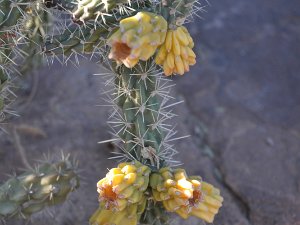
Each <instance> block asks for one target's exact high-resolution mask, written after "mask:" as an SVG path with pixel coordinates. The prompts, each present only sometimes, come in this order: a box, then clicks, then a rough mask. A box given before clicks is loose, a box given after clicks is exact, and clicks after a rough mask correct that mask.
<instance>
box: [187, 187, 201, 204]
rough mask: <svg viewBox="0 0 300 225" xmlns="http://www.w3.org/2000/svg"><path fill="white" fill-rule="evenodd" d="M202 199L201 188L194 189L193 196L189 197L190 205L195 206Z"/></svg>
mask: <svg viewBox="0 0 300 225" xmlns="http://www.w3.org/2000/svg"><path fill="white" fill-rule="evenodd" d="M201 200H202V192H201V191H199V190H194V191H193V197H192V198H190V199H189V205H190V206H195V205H197V204H198V203H199V202H200V201H201Z"/></svg>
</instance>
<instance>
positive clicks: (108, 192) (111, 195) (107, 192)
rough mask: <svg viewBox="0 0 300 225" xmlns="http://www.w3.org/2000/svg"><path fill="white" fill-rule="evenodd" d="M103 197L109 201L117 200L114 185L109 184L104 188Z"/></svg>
mask: <svg viewBox="0 0 300 225" xmlns="http://www.w3.org/2000/svg"><path fill="white" fill-rule="evenodd" d="M103 197H104V198H105V199H107V201H115V200H116V199H117V194H116V193H115V192H113V189H112V186H110V185H108V186H106V187H105V188H104V189H103Z"/></svg>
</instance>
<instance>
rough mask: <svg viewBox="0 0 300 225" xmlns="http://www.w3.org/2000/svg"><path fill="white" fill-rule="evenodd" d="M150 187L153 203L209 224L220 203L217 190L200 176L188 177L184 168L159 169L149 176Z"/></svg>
mask: <svg viewBox="0 0 300 225" xmlns="http://www.w3.org/2000/svg"><path fill="white" fill-rule="evenodd" d="M150 186H151V188H152V193H153V197H154V199H155V200H156V201H159V202H160V201H161V202H162V203H163V205H164V207H165V209H166V210H167V211H169V212H176V213H177V214H178V215H180V216H181V217H182V218H184V219H187V218H188V217H189V216H196V217H198V218H200V219H203V220H204V221H206V222H208V223H212V222H213V220H214V217H215V215H216V214H217V213H218V211H219V208H220V207H221V206H222V202H223V198H222V197H221V196H220V190H218V189H217V188H215V187H213V186H212V185H211V184H208V183H206V182H203V181H202V180H201V177H196V176H191V177H188V176H187V174H186V172H185V170H184V169H176V170H174V171H172V170H171V169H170V168H168V167H166V168H162V169H160V170H159V172H158V173H153V174H152V175H151V177H150Z"/></svg>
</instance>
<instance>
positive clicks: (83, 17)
mask: <svg viewBox="0 0 300 225" xmlns="http://www.w3.org/2000/svg"><path fill="white" fill-rule="evenodd" d="M123 3H125V4H126V3H128V0H81V1H79V2H78V4H77V8H76V9H75V10H74V12H73V20H74V21H81V22H85V21H87V20H90V19H96V18H97V17H101V16H102V15H103V14H105V13H109V12H111V10H112V9H113V8H115V7H116V6H117V5H118V4H123Z"/></svg>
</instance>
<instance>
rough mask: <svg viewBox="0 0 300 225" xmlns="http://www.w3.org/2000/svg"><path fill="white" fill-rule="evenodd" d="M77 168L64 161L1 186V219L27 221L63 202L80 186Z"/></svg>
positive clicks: (66, 160) (30, 172)
mask: <svg viewBox="0 0 300 225" xmlns="http://www.w3.org/2000/svg"><path fill="white" fill-rule="evenodd" d="M75 169H76V168H75V165H74V164H73V163H72V162H71V161H70V160H69V159H64V160H62V161H60V162H56V163H53V164H51V163H45V164H43V165H40V166H39V167H37V169H36V170H34V171H28V172H25V173H23V174H22V175H20V176H15V177H13V178H10V179H9V180H8V181H6V182H5V183H4V184H3V185H2V186H0V219H6V218H11V217H20V216H22V217H23V218H28V217H30V216H31V215H32V214H33V213H36V212H39V211H41V210H43V209H44V208H45V207H48V206H52V205H56V204H60V203H63V202H64V201H65V200H66V199H67V197H68V195H69V194H70V193H71V192H72V191H74V190H75V189H77V188H78V187H79V178H78V175H77V174H76V172H75Z"/></svg>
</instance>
